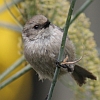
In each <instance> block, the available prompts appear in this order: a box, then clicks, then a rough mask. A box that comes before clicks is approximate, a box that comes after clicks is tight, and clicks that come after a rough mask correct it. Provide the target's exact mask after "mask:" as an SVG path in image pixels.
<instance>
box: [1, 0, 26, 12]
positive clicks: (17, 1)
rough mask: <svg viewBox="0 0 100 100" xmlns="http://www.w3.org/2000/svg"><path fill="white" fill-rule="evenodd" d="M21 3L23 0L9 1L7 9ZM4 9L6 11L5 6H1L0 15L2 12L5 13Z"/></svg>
mask: <svg viewBox="0 0 100 100" xmlns="http://www.w3.org/2000/svg"><path fill="white" fill-rule="evenodd" d="M22 1H24V0H14V2H12V1H10V2H9V3H8V7H12V6H13V5H14V4H18V3H20V2H22ZM6 9H7V7H6V6H5V5H3V6H1V7H0V13H2V12H3V11H5V10H6Z"/></svg>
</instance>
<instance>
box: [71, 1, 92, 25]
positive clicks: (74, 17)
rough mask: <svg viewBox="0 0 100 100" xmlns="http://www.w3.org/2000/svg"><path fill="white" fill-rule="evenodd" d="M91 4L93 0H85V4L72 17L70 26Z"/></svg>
mask: <svg viewBox="0 0 100 100" xmlns="http://www.w3.org/2000/svg"><path fill="white" fill-rule="evenodd" d="M92 2H93V0H86V2H85V3H84V4H83V5H82V6H81V7H80V8H79V9H78V10H77V12H76V14H75V15H74V16H73V18H72V20H71V22H70V24H72V23H73V21H74V20H75V19H76V18H77V17H78V16H79V15H80V14H81V13H82V12H83V11H84V10H85V9H86V8H87V7H88V6H89V5H90V4H91V3H92Z"/></svg>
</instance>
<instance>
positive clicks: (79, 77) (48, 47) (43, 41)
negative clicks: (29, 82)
mask: <svg viewBox="0 0 100 100" xmlns="http://www.w3.org/2000/svg"><path fill="white" fill-rule="evenodd" d="M62 36H63V30H61V29H60V28H59V27H57V26H55V25H54V24H52V23H51V22H50V21H49V20H48V19H47V18H46V17H45V16H43V15H35V16H33V17H32V18H31V19H30V20H29V21H28V22H27V23H26V24H25V26H24V28H23V32H22V38H23V43H24V55H25V58H26V60H27V61H28V62H29V63H30V64H31V66H32V67H33V69H34V70H35V71H36V72H37V73H38V75H39V78H40V79H41V80H42V79H49V80H52V78H53V75H54V72H55V68H56V64H55V61H56V60H57V57H58V54H59V49H60V45H61V41H62ZM66 56H68V60H67V62H73V61H75V48H74V45H73V43H72V42H71V40H70V39H69V38H68V37H67V38H66V45H65V50H64V58H65V57H66ZM66 66H68V67H67V68H63V67H61V71H60V74H59V76H58V79H59V78H60V76H63V75H65V74H66V73H68V72H69V70H71V76H72V77H73V78H74V79H75V80H76V82H77V84H78V85H79V86H82V85H83V84H85V81H86V78H90V79H92V80H96V77H95V76H94V75H93V74H92V73H91V72H89V71H87V70H86V69H84V68H82V67H80V66H79V65H76V64H68V65H66Z"/></svg>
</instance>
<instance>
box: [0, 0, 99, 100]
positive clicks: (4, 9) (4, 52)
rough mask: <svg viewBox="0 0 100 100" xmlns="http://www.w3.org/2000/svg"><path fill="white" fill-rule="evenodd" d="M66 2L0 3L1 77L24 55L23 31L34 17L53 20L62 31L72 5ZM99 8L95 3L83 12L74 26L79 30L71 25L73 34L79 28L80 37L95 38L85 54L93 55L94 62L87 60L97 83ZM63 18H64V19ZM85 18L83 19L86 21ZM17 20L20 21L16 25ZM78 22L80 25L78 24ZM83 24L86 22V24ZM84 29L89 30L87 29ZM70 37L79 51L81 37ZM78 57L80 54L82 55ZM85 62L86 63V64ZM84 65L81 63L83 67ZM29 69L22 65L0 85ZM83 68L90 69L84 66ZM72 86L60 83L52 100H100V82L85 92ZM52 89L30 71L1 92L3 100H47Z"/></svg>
mask: <svg viewBox="0 0 100 100" xmlns="http://www.w3.org/2000/svg"><path fill="white" fill-rule="evenodd" d="M67 1H68V0H63V1H62V0H51V1H50V0H0V46H1V47H0V76H1V75H2V73H3V72H5V70H7V69H9V68H10V66H11V65H12V64H14V62H16V61H17V60H18V59H19V58H20V57H21V56H22V55H23V46H22V39H21V30H22V27H23V25H24V24H25V22H26V21H27V19H29V18H30V17H31V16H33V15H35V14H44V15H45V16H47V17H48V18H49V19H51V20H52V22H53V23H55V24H56V25H58V26H59V27H63V25H64V23H65V19H66V16H67V15H66V12H68V8H69V2H67ZM69 1H71V0H69ZM85 1H86V0H76V5H75V10H74V14H75V13H76V11H77V10H78V9H79V7H81V5H82V4H83V3H84V2H85ZM65 2H67V3H65ZM14 3H16V4H14ZM6 4H8V5H9V4H13V6H11V7H8V6H7V5H6ZM60 5H64V6H63V7H62V6H61V8H60ZM99 5H100V1H99V0H94V1H93V2H92V3H91V4H90V5H89V7H88V8H87V9H86V10H85V11H84V13H85V15H86V17H85V15H83V17H82V16H81V17H79V18H78V19H77V21H76V22H75V25H76V26H74V25H72V29H73V30H74V28H77V30H75V32H76V33H77V34H80V33H78V32H81V31H82V30H83V31H82V32H85V33H87V34H86V35H87V37H86V38H85V39H86V40H87V39H88V40H90V37H92V39H93V43H92V42H91V41H89V43H90V44H89V43H88V45H87V46H86V47H87V48H88V46H89V45H90V48H91V49H86V51H87V52H88V51H90V56H91V58H89V57H87V59H89V60H88V61H91V60H92V62H91V63H89V65H88V66H90V65H91V66H93V67H92V68H90V69H89V70H90V71H92V72H94V73H95V75H97V77H98V79H99V74H98V73H99V72H100V68H99V64H100V63H99V61H100V59H99V57H98V55H99V54H100V43H99V42H100V39H99V37H100V34H99V31H100V26H99V18H100V11H99V8H100V6H99ZM66 7H68V8H66ZM55 8H57V10H55ZM48 11H49V13H48ZM55 12H56V13H55ZM61 12H62V13H61ZM11 13H13V14H11ZM54 13H55V15H54ZM13 15H14V16H13ZM51 15H52V16H53V17H52V16H51ZM60 15H61V16H63V17H61V16H60ZM56 16H57V17H56ZM14 17H15V18H14ZM61 18H62V19H61ZM63 18H64V20H63ZM82 18H84V20H83V19H82ZM87 18H89V19H87ZM16 19H17V20H18V21H16ZM85 19H86V20H85ZM57 20H59V21H60V22H58V21H57ZM78 21H79V22H80V23H78ZM83 22H85V24H84V23H83ZM81 23H83V24H84V25H83V26H81V25H80V26H79V27H77V26H78V25H79V24H81ZM90 23H91V24H90ZM87 24H88V25H87ZM85 25H87V26H86V27H85ZM89 26H90V27H89ZM81 27H82V28H81ZM85 29H86V30H85ZM87 31H88V32H87ZM92 32H93V33H92ZM70 33H73V34H71V36H70V37H71V38H72V39H73V40H74V41H76V46H77V48H79V47H78V46H79V45H81V44H78V41H77V39H78V38H79V36H78V35H77V36H74V32H73V31H70V30H69V34H70ZM90 34H92V35H90ZM93 35H94V36H93ZM82 36H83V35H81V36H80V37H81V38H83V37H82ZM85 39H84V41H85ZM84 43H85V42H84ZM92 44H93V50H92ZM96 49H97V50H98V52H99V54H98V53H97V50H96ZM77 52H80V51H77ZM87 52H86V53H87ZM79 54H81V52H80V53H79ZM92 55H93V56H92ZM93 57H94V58H97V59H94V58H93ZM92 58H93V59H92ZM88 61H87V62H88ZM84 62H86V61H83V63H84ZM83 63H82V62H81V64H83ZM26 65H27V63H26V61H23V62H22V63H21V64H20V66H18V67H17V68H16V69H15V70H14V71H12V72H11V73H9V75H7V76H6V77H5V78H4V79H2V80H0V83H2V82H4V81H5V80H6V79H8V78H10V77H11V76H12V75H14V74H15V73H16V72H18V71H20V70H21V69H22V68H24V67H25V66H26ZM83 65H84V66H87V65H85V64H83ZM95 66H97V67H96V68H97V69H96V68H94V67H95ZM70 78H71V77H70V76H69V77H68V79H69V80H71V79H70ZM89 81H90V80H89ZM72 82H73V84H71V85H67V86H64V85H63V84H62V83H61V82H59V81H58V82H57V84H56V86H55V90H54V94H53V97H52V100H88V99H90V100H100V95H99V94H100V82H99V80H98V81H97V82H92V81H90V82H88V83H87V85H85V86H83V87H82V88H80V87H78V86H77V84H76V83H75V82H74V81H72ZM73 85H75V86H73ZM71 86H72V87H71ZM49 88H50V82H49V81H48V80H44V81H43V82H42V81H39V80H38V76H37V74H36V73H35V72H34V70H32V69H31V70H30V71H28V72H27V73H25V74H24V75H22V76H21V77H19V78H18V79H16V80H15V81H13V82H11V83H10V84H8V85H7V86H5V87H4V88H2V89H1V90H0V100H44V99H45V97H46V95H47V94H48V91H49ZM82 94H83V95H84V96H83V95H82ZM91 98H92V99H91Z"/></svg>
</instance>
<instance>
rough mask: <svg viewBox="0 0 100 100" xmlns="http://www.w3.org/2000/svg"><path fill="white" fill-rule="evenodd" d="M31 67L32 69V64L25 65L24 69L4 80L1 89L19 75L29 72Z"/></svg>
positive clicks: (0, 85)
mask: <svg viewBox="0 0 100 100" xmlns="http://www.w3.org/2000/svg"><path fill="white" fill-rule="evenodd" d="M30 69H31V66H30V65H27V66H25V67H24V68H23V69H22V70H20V71H19V72H17V73H16V74H14V75H13V76H12V77H10V78H8V79H7V80H5V81H4V82H2V83H1V84H0V89H2V88H4V87H5V86H6V85H8V84H9V83H11V82H12V81H14V80H16V79H17V78H18V77H20V76H22V75H23V74H25V73H26V72H28V71H29V70H30Z"/></svg>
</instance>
